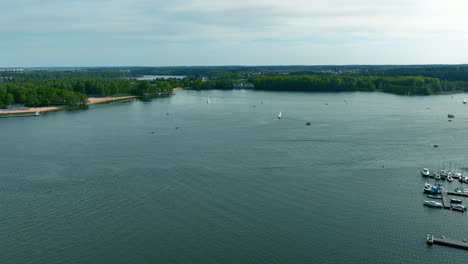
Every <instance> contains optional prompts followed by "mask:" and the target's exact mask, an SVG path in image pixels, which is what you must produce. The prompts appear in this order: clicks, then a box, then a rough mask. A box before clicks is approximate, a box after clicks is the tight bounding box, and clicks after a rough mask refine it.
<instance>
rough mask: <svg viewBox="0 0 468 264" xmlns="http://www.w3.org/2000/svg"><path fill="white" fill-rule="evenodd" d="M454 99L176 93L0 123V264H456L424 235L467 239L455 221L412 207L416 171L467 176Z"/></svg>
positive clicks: (418, 203) (454, 253) (418, 192)
mask: <svg viewBox="0 0 468 264" xmlns="http://www.w3.org/2000/svg"><path fill="white" fill-rule="evenodd" d="M208 97H211V103H210V104H207V98H208ZM465 97H468V96H467V95H464V94H456V95H438V96H426V97H406V96H395V95H389V94H383V93H333V94H331V93H287V92H284V93H275V92H255V91H203V92H195V91H181V92H178V93H177V95H175V96H173V97H171V98H163V99H155V100H153V101H151V102H140V101H131V102H124V103H118V104H104V105H95V106H91V107H90V109H89V110H83V111H59V112H54V113H46V114H44V115H43V116H40V117H29V118H2V119H0V135H1V136H2V137H1V138H2V143H1V147H0V165H1V167H0V168H1V170H0V201H1V202H0V249H1V250H0V263H49V264H52V263H184V264H185V263H268V264H271V263H463V262H465V261H466V251H463V250H460V249H453V248H448V247H443V246H438V245H434V246H432V247H428V246H427V245H426V243H425V238H426V235H427V233H430V232H432V233H436V234H443V235H445V236H448V237H452V238H456V239H463V238H468V228H467V227H468V218H467V217H468V216H467V215H466V214H463V213H458V212H452V211H449V210H442V209H433V208H427V207H423V206H422V203H423V201H424V200H426V199H427V198H426V197H425V196H424V195H423V194H422V187H423V184H424V182H425V181H426V179H424V178H422V177H421V176H419V174H418V173H419V170H420V169H421V168H423V167H430V168H433V169H442V168H445V169H451V170H453V171H456V170H458V169H460V168H462V167H468V152H467V149H468V148H467V147H468V140H467V139H468V105H463V104H462V101H463V99H464V98H465ZM280 111H281V112H282V115H283V118H282V119H281V120H279V119H278V118H277V116H278V113H279V112H280ZM449 113H451V114H454V115H455V118H454V120H453V122H448V121H447V114H449ZM306 122H311V125H310V126H306ZM433 144H438V145H439V147H438V148H433V147H432V145H433ZM465 173H466V174H468V172H465ZM445 185H446V186H447V187H448V188H449V189H454V188H456V187H460V186H461V184H460V183H458V182H455V181H454V182H453V183H450V184H448V183H445ZM464 188H468V184H467V185H466V186H464ZM464 203H467V204H468V198H466V201H464Z"/></svg>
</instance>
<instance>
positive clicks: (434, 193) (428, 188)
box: [424, 183, 468, 212]
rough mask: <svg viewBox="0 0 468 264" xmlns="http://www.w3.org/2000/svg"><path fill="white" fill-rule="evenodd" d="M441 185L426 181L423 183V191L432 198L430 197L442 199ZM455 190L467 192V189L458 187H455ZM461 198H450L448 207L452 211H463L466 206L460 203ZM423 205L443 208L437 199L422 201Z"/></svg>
mask: <svg viewBox="0 0 468 264" xmlns="http://www.w3.org/2000/svg"><path fill="white" fill-rule="evenodd" d="M443 188H444V187H443V186H442V185H441V184H438V183H437V184H434V185H431V184H429V183H426V184H425V185H424V193H428V195H427V197H429V198H432V199H442V190H443ZM455 192H460V193H461V192H464V193H468V189H464V190H463V191H462V190H460V189H458V188H457V189H456V190H455ZM461 203H462V200H460V199H450V208H451V209H452V210H454V211H460V212H465V211H466V206H464V205H461ZM424 205H426V206H430V207H436V208H443V207H444V206H443V204H442V203H441V202H437V201H424Z"/></svg>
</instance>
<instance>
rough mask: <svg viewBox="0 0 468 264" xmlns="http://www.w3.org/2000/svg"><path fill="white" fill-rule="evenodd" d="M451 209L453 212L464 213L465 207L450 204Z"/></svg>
mask: <svg viewBox="0 0 468 264" xmlns="http://www.w3.org/2000/svg"><path fill="white" fill-rule="evenodd" d="M451 208H452V210H454V211H460V212H465V211H466V206H464V205H461V204H452V206H451Z"/></svg>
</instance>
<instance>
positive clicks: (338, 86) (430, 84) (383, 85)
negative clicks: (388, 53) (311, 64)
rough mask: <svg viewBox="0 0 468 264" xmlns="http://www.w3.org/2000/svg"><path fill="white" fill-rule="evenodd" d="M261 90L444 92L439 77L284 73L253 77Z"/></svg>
mask: <svg viewBox="0 0 468 264" xmlns="http://www.w3.org/2000/svg"><path fill="white" fill-rule="evenodd" d="M250 81H251V82H252V83H253V85H254V86H255V88H254V89H259V90H288V91H291V90H294V91H322V92H323V91H325V92H338V91H382V92H388V93H394V94H432V93H437V92H441V91H442V85H441V81H440V80H439V79H437V78H430V77H422V76H403V77H401V76H400V77H381V76H358V77H354V76H330V75H280V76H259V77H255V78H252V79H250Z"/></svg>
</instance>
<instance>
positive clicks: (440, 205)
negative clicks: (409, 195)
mask: <svg viewBox="0 0 468 264" xmlns="http://www.w3.org/2000/svg"><path fill="white" fill-rule="evenodd" d="M424 205H427V206H431V207H438V208H442V207H443V205H442V203H439V202H436V201H424Z"/></svg>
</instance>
